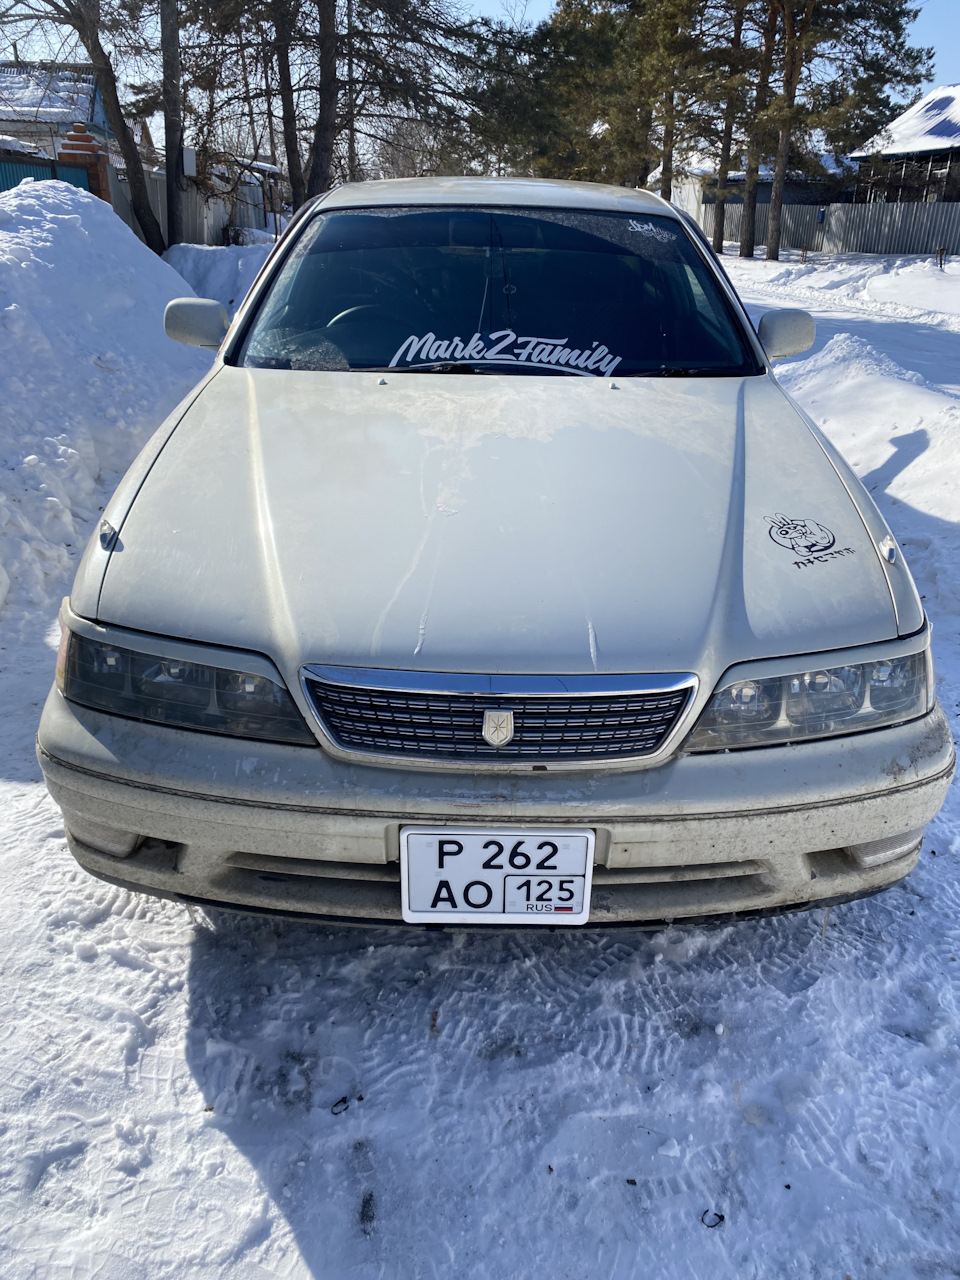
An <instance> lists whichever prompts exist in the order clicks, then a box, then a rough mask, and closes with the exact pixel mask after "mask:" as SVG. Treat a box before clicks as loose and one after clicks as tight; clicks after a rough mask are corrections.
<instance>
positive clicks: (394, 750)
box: [301, 665, 698, 767]
mask: <svg viewBox="0 0 960 1280" xmlns="http://www.w3.org/2000/svg"><path fill="white" fill-rule="evenodd" d="M301 680H302V686H303V690H304V693H305V695H306V697H307V700H308V702H309V705H310V706H311V708H312V709H313V711H314V713H315V715H316V717H317V720H318V721H319V723H320V726H321V728H322V730H323V733H324V736H325V737H326V738H327V739H328V740H329V741H330V743H331V744H332V745H333V746H334V747H335V748H336V749H338V750H339V751H340V752H343V753H344V754H348V755H363V756H366V757H368V758H369V757H371V756H374V757H380V758H384V759H389V760H393V761H397V760H406V761H409V762H410V763H411V764H415V763H419V764H431V763H432V764H434V765H435V766H447V767H449V766H450V765H453V766H454V767H456V765H457V764H458V763H459V764H460V765H461V767H463V766H466V765H474V766H475V765H476V764H478V763H483V764H489V765H492V766H498V765H499V766H503V765H508V766H509V765H512V766H514V767H517V766H518V765H520V766H521V767H522V766H523V765H524V764H527V767H529V766H530V764H531V763H538V764H550V763H551V762H555V763H556V764H558V765H564V764H565V765H566V766H567V767H570V766H574V767H576V766H577V765H579V766H580V767H583V766H585V765H589V764H594V763H597V764H602V763H605V762H612V763H620V762H623V763H626V762H628V761H630V760H637V761H638V762H643V761H649V760H650V758H651V757H653V756H661V755H662V754H664V753H665V748H666V746H667V745H668V744H669V743H670V741H671V740H672V739H673V738H674V737H675V732H676V730H677V729H678V727H679V725H680V723H681V721H683V720H685V719H686V716H685V714H684V713H685V712H686V711H688V710H689V709H690V707H691V705H692V702H693V699H694V696H695V694H696V690H697V684H698V681H697V678H696V676H694V675H692V674H689V673H680V674H668V675H642V676H641V675H603V676H600V675H577V676H539V675H538V676H518V675H509V676H501V675H464V674H459V673H457V674H450V673H446V672H419V671H394V670H383V669H375V668H369V667H333V666H320V665H309V666H305V667H304V668H303V669H302V672H301ZM489 710H504V711H512V712H513V715H514V725H515V728H514V736H513V738H512V740H511V741H510V742H509V743H507V744H505V745H503V746H491V745H489V743H487V742H486V741H484V739H483V736H482V726H483V717H484V712H485V711H489Z"/></svg>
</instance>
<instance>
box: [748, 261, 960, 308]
mask: <svg viewBox="0 0 960 1280" xmlns="http://www.w3.org/2000/svg"><path fill="white" fill-rule="evenodd" d="M733 252H735V251H733V250H732V246H730V247H729V248H728V250H727V253H726V255H725V257H724V267H725V268H726V270H727V272H728V274H730V275H732V277H733V278H734V281H735V283H736V284H737V285H738V286H739V285H741V284H743V285H745V286H746V287H748V288H753V289H756V288H763V289H769V288H776V289H777V290H778V291H779V290H789V291H790V292H791V293H793V294H797V293H807V294H808V296H809V304H810V305H821V306H822V305H830V303H831V302H832V303H833V304H837V303H840V302H843V303H844V304H847V305H850V304H853V305H854V306H856V307H857V308H858V309H865V310H870V311H876V312H879V311H884V312H886V313H887V314H891V315H897V316H908V315H910V316H913V315H915V313H916V312H917V311H928V312H933V313H935V314H940V315H951V316H952V315H960V261H957V260H956V259H953V260H951V259H948V260H947V261H946V263H945V264H944V268H943V270H942V271H941V270H940V268H939V267H938V265H937V260H936V258H935V257H881V256H879V255H877V254H872V253H871V254H868V253H850V254H836V255H833V254H812V255H810V256H809V257H808V260H807V261H806V262H801V261H800V252H799V250H795V249H794V250H786V251H785V252H784V253H783V254H782V255H781V260H780V261H779V262H767V261H766V260H764V259H763V258H755V259H752V260H751V259H746V260H742V259H740V258H736V257H734V256H733ZM878 304H880V305H878Z"/></svg>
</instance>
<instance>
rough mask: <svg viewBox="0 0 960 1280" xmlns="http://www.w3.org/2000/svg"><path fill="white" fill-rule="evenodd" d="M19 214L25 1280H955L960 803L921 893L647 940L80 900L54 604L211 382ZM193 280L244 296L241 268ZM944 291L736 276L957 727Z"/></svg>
mask: <svg viewBox="0 0 960 1280" xmlns="http://www.w3.org/2000/svg"><path fill="white" fill-rule="evenodd" d="M0 209H2V211H3V214H4V215H5V217H4V221H3V223H2V225H0V272H2V274H0V285H2V288H3V289H4V290H5V293H4V294H2V295H0V315H2V316H3V317H4V318H5V321H6V318H7V310H5V309H3V308H8V307H9V305H10V303H15V304H16V306H17V308H18V311H17V312H14V319H15V322H16V323H15V328H14V330H13V331H11V330H9V329H8V328H3V329H0V343H2V346H0V377H2V378H3V380H4V381H3V389H4V394H3V397H2V400H0V403H2V404H3V409H4V413H5V414H6V417H5V419H4V424H5V425H4V436H3V440H4V456H5V459H6V462H5V465H4V470H3V471H2V473H0V474H2V476H3V482H4V484H5V485H6V486H7V487H6V488H5V489H4V494H5V497H6V501H7V503H8V504H13V502H14V499H15V498H16V499H17V502H18V504H19V505H18V506H17V507H16V508H15V509H16V510H17V511H26V512H27V513H28V514H29V517H30V520H31V521H35V522H37V523H36V529H37V531H38V533H37V536H36V537H35V538H34V537H33V536H32V535H31V537H30V538H25V539H24V540H23V541H24V545H25V546H26V547H27V550H22V549H21V550H19V551H15V554H16V555H19V556H20V557H21V559H20V560H14V561H8V560H7V554H8V551H7V547H8V546H11V545H14V544H12V543H11V544H5V545H4V548H3V552H2V554H3V557H4V564H9V566H10V568H11V570H12V574H11V576H12V578H13V579H14V583H13V586H12V589H11V595H10V600H9V603H8V605H7V609H6V612H5V613H4V614H3V616H2V618H0V646H2V647H0V696H2V699H3V706H4V709H5V712H6V714H5V716H4V717H3V720H2V721H0V761H2V769H0V815H2V817H0V966H2V971H3V974H4V982H3V983H2V984H0V1133H2V1135H3V1147H2V1154H0V1248H2V1249H3V1250H4V1255H5V1256H4V1261H3V1264H2V1273H3V1275H4V1277H5V1280H7V1278H8V1277H9V1280H93V1278H94V1277H96V1278H97V1280H127V1278H132V1277H137V1278H138V1280H139V1278H140V1277H144V1276H147V1277H150V1278H151V1280H164V1278H165V1277H170V1278H171V1280H173V1278H176V1280H179V1277H182V1276H190V1277H191V1280H194V1278H196V1280H221V1278H222V1277H224V1276H229V1277H231V1278H233V1277H236V1280H267V1278H268V1277H269V1278H270V1280H274V1278H277V1280H309V1278H310V1277H317V1276H321V1275H322V1276H329V1277H335V1278H336V1280H341V1278H342V1280H348V1278H356V1280H367V1278H369V1280H374V1278H377V1280H379V1278H381V1277H389V1278H390V1280H394V1278H396V1280H415V1278H416V1280H441V1278H442V1280H447V1277H451V1276H469V1277H471V1280H473V1278H477V1280H484V1278H487V1277H489V1278H490V1280H527V1277H532V1276H539V1275H540V1274H542V1273H543V1272H544V1271H545V1270H549V1272H550V1274H551V1275H555V1276H557V1277H558V1280H566V1278H571V1277H576V1278H577V1280H580V1278H581V1277H584V1276H588V1277H597V1278H598V1280H599V1278H601V1277H602V1278H603V1280H631V1278H635V1280H641V1278H642V1280H676V1278H677V1277H688V1276H689V1277H703V1278H705V1280H706V1278H707V1277H709V1280H774V1278H775V1280H780V1278H781V1277H790V1278H791V1280H794V1278H796V1280H820V1278H821V1277H828V1276H829V1277H841V1278H842V1277H843V1276H844V1275H849V1276H851V1277H865V1276H869V1277H871V1278H873V1277H877V1278H879V1280H915V1278H917V1277H921V1276H929V1277H939V1276H946V1275H950V1274H955V1273H957V1271H958V1270H960V1236H958V1233H957V1228H956V1222H955V1211H954V1206H955V1203H956V1199H957V1194H958V1190H960V1070H958V1068H960V977H958V969H960V867H958V859H960V841H958V839H957V825H958V818H960V812H958V803H957V800H956V793H955V792H954V793H953V795H951V798H950V799H949V801H948V804H947V806H946V808H945V809H944V811H943V814H942V815H941V817H940V818H939V819H938V820H937V822H936V823H935V824H934V825H933V827H932V829H931V832H930V836H929V839H928V841H927V845H926V852H925V853H924V855H923V858H922V860H921V864H920V866H919V867H918V869H917V870H916V871H915V872H914V873H913V874H912V875H911V876H910V877H909V879H908V880H907V881H906V882H905V884H904V885H903V886H902V887H900V888H896V889H893V890H891V891H889V892H888V893H886V894H883V895H881V896H879V897H877V898H874V899H870V900H867V901H863V902H859V903H853V904H850V905H848V906H844V907H840V908H834V909H833V910H832V911H831V912H829V913H825V912H823V911H818V912H813V913H804V914H800V915H795V916H786V917H783V918H780V919H772V920H765V921H751V922H746V923H739V924H733V925H727V926H723V927H719V928H712V929H697V928H687V929H679V928H672V929H668V930H664V931H662V932H660V933H659V934H653V935H645V934H642V933H640V932H636V931H633V930H625V931H615V932H609V933H606V934H604V933H592V932H589V931H585V932H580V933H572V934H566V933H563V932H558V933H550V932H548V931H545V930H544V931H538V932H536V933H535V934H529V933H523V932H498V931H490V932H484V931H482V930H477V931H474V932H461V933H442V934H438V933H432V932H431V933H428V932H424V933H419V932H415V931H404V930H400V929H379V930H375V931H369V932H368V931H365V930H361V929H349V928H325V927H322V926H318V925H310V924H303V923H292V922H284V921H273V920H268V921H264V920H258V919H255V918H244V917H242V916H241V917H233V916H229V915H227V914H226V913H223V914H220V913H211V914H210V915H207V914H205V913H202V912H199V911H195V912H188V911H187V910H185V909H184V908H181V907H178V906H175V905H173V904H165V903H159V902H154V901H152V900H150V899H147V898H142V897H139V896H136V895H132V894H129V893H126V892H123V891H120V890H116V889H113V888H109V887H107V886H105V885H102V884H100V883H98V882H97V881H95V880H92V879H90V878H89V877H88V876H86V875H85V874H84V873H83V872H81V871H80V870H79V869H78V868H77V867H76V866H75V864H74V863H73V861H72V859H71V858H70V856H69V854H68V853H67V851H66V847H65V842H64V838H63V828H62V824H61V820H60V816H59V813H58V812H57V810H56V808H55V807H54V806H53V804H52V803H51V802H50V800H49V799H48V798H47V796H46V793H45V791H44V788H43V785H42V782H41V780H40V774H39V770H38V767H37V764H36V761H35V759H34V756H33V736H34V732H35V728H36V723H37V719H38V717H39V710H40V706H41V703H42V700H43V698H44V697H45V695H46V691H47V688H48V686H49V683H50V679H51V673H52V667H53V648H54V646H55V643H56V637H55V634H54V628H53V625H52V624H53V621H54V618H55V614H56V608H57V602H58V598H59V596H60V595H61V594H62V593H63V592H64V591H65V590H66V589H67V588H68V586H69V579H70V574H71V572H72V569H73V567H74V566H75V564H76V560H77V555H78V551H77V548H78V546H79V544H80V543H81V542H82V537H83V534H84V533H85V532H86V530H87V529H89V528H90V525H91V521H92V520H93V519H94V518H95V517H96V513H97V512H98V510H99V509H100V507H101V506H102V505H103V503H104V501H105V498H106V495H107V493H108V492H109V489H110V487H111V485H112V484H113V482H114V480H115V478H116V475H117V474H118V472H119V471H120V470H121V469H122V467H123V466H124V465H125V464H126V463H127V462H128V461H129V460H130V459H131V458H132V456H133V454H134V452H135V451H136V448H137V446H138V444H139V442H140V440H141V439H142V438H143V437H144V435H145V434H146V432H147V431H149V429H150V427H151V426H152V425H154V424H155V423H156V422H157V421H159V419H160V417H161V416H162V414H163V412H164V411H165V410H166V408H168V407H169V405H170V404H171V403H172V402H173V401H174V400H175V399H176V398H177V396H178V395H180V394H181V392H182V390H183V387H184V385H185V384H186V383H187V382H189V381H190V379H191V378H193V377H196V376H198V374H199V373H201V372H202V371H203V369H204V368H205V367H206V364H205V361H206V357H204V356H201V355H197V354H195V353H193V352H191V351H189V350H188V349H186V348H179V347H176V346H174V345H173V344H169V343H166V342H165V339H164V338H163V337H162V333H160V330H159V327H158V326H159V320H158V317H159V313H160V311H161V310H162V304H163V302H164V301H165V300H166V298H168V297H171V296H175V295H177V294H183V293H184V292H187V287H186V286H185V285H184V283H183V282H182V281H181V280H179V279H178V277H177V276H176V275H174V273H173V272H172V270H171V269H170V267H168V266H166V265H164V264H163V263H160V262H158V261H157V260H156V259H155V258H152V257H151V255H150V254H149V252H148V251H147V250H146V249H145V248H144V246H143V245H142V244H140V242H139V241H137V240H135V238H134V237H133V236H132V235H130V233H129V232H128V231H127V230H126V228H125V227H123V226H122V225H121V224H120V223H119V221H118V220H115V219H113V215H112V214H111V213H110V211H109V209H107V207H106V206H105V205H102V204H100V202H97V201H94V200H93V199H92V198H90V197H88V196H87V195H85V193H82V192H79V191H77V190H76V189H74V188H72V187H71V188H66V187H63V186H61V185H60V184H52V183H37V184H31V185H30V186H29V187H21V188H18V189H17V190H16V191H13V192H8V193H6V195H5V196H3V197H0ZM111 219H113V220H112V221H111ZM181 256H182V258H183V260H184V266H185V269H189V270H191V281H198V280H199V277H198V276H197V275H196V274H194V273H193V272H192V269H191V268H188V267H187V262H190V263H191V264H193V265H197V264H199V263H201V262H202V263H203V264H204V270H205V271H206V273H207V274H206V277H205V279H208V280H209V281H210V282H211V283H210V285H209V291H212V292H213V293H214V296H223V297H224V298H226V296H227V294H228V292H229V296H232V297H234V298H235V296H236V294H235V290H236V289H237V288H238V284H237V280H238V273H239V272H240V270H241V266H240V264H241V263H242V262H243V261H244V258H243V256H242V255H238V254H236V253H235V252H233V251H228V250H202V251H200V252H199V253H188V252H185V253H183V254H182V255H181ZM218 263H220V264H221V265H219V266H218V265H217V264H218ZM917 265H918V264H916V263H912V262H908V261H906V260H902V261H894V260H888V261H886V262H884V261H881V260H876V259H874V260H871V261H870V262H868V261H866V260H857V261H852V260H843V261H837V260H830V259H821V260H817V261H816V262H814V261H813V260H811V261H810V262H808V263H807V264H800V263H799V260H798V259H797V258H796V256H795V255H793V256H792V255H785V261H784V262H783V263H781V264H779V265H777V264H770V265H768V264H766V263H765V262H762V261H759V260H758V261H755V262H747V263H741V262H740V261H739V260H738V259H735V258H732V257H728V258H727V259H726V266H727V268H728V270H729V271H730V273H731V275H732V276H733V277H734V279H735V280H736V282H737V285H738V287H739V288H740V289H741V291H742V293H743V295H744V297H745V299H746V300H747V302H748V304H749V306H750V307H751V309H752V311H753V313H754V314H755V315H757V314H759V313H760V311H762V310H764V309H766V308H767V307H770V306H810V307H812V308H814V310H815V311H816V313H817V316H818V322H819V325H820V334H819V337H818V341H817V345H816V348H815V349H814V351H813V352H812V353H811V354H810V355H809V356H807V357H803V358H800V359H796V360H792V361H788V362H784V364H783V365H781V366H778V368H779V369H780V370H781V374H780V376H781V377H782V380H783V381H784V383H785V385H786V386H788V388H789V389H790V390H791V392H792V393H793V394H794V395H795V396H796V397H797V398H798V400H799V401H800V402H801V403H802V404H803V405H804V406H805V407H806V408H807V410H808V411H809V412H810V413H811V414H812V416H813V417H814V418H815V419H816V420H817V421H818V422H819V423H821V424H822V425H823V426H824V427H825V429H826V430H827V432H828V433H829V434H830V436H831V437H832V438H833V439H834V440H835V441H836V442H837V444H838V445H839V446H840V447H841V449H843V450H844V452H845V453H846V455H847V456H848V457H849V458H850V459H851V461H852V462H853V463H854V465H855V466H856V468H857V470H858V471H859V472H860V473H861V474H862V475H863V477H864V479H865V481H866V483H867V485H868V487H869V488H870V489H871V491H872V492H873V494H874V496H875V498H876V499H877V500H878V502H879V503H880V504H881V506H882V507H883V509H884V511H885V512H886V514H887V515H888V517H889V519H890V521H891V523H892V525H893V527H894V530H895V532H896V533H897V535H898V537H899V538H900V540H901V542H902V543H903V545H904V546H905V548H906V551H907V554H908V556H909V558H910V560H911V563H912V566H913V568H914V570H915V572H916V574H917V577H918V581H919V585H920V590H921V592H922V593H923V594H924V595H925V597H926V604H927V607H928V609H929V611H930V613H931V616H932V617H933V620H934V624H935V628H936V632H935V636H936V651H937V660H938V664H939V678H940V693H941V698H942V700H943V703H944V705H945V707H946V709H947V710H948V713H949V714H950V716H951V718H953V717H955V716H956V708H957V706H958V704H960V650H958V615H960V567H958V566H960V555H958V551H960V494H958V491H957V487H956V484H955V482H954V480H953V477H954V476H955V474H956V467H957V463H958V455H960V430H958V428H960V387H957V386H955V385H953V383H954V381H960V378H958V375H957V373H956V369H957V367H958V355H960V317H958V315H957V313H956V311H955V310H954V309H953V308H950V307H947V306H946V305H945V304H944V302H943V300H944V298H945V297H947V294H945V293H944V292H943V291H944V290H945V289H946V290H947V291H949V289H950V288H951V287H952V286H951V285H942V284H939V283H936V278H935V277H934V276H932V275H930V274H929V273H925V272H924V271H922V270H914V267H915V266H917ZM244 269H245V268H244ZM874 281H878V282H884V286H883V287H885V288H888V289H889V290H890V291H891V292H890V293H889V296H883V297H881V296H880V295H875V294H874V293H873V292H872V289H873V287H874V286H873V285H872V284H871V282H874ZM91 282H93V283H91ZM924 282H926V283H924ZM84 286H86V287H84ZM868 286H869V287H868ZM927 286H929V288H927ZM898 290H899V292H898ZM118 299H120V300H118ZM111 300H112V301H111ZM20 313H22V317H21V316H20ZM28 319H29V322H28ZM16 326H19V327H16ZM11 335H14V338H15V340H12V336H11ZM17 335H18V336H17ZM106 353H112V357H111V358H110V359H106V358H104V359H103V360H102V361H101V364H99V365H98V364H96V363H95V362H94V357H95V356H99V355H102V356H104V357H105V356H106ZM191 361H192V362H193V363H191ZM104 366H106V367H104ZM46 379H50V380H51V381H50V386H49V393H48V390H47V388H46V385H45V380H46ZM944 379H946V381H944ZM111 407H113V408H115V409H116V412H117V417H116V418H108V417H107V416H106V413H107V411H108V410H109V408H111ZM57 434H59V435H64V436H66V437H67V439H66V441H65V442H64V443H62V444H57V443H54V444H52V445H51V443H50V441H51V440H54V441H56V435H57ZM61 449H63V450H66V453H65V454H64V453H61V452H60V450H61ZM70 450H72V451H73V453H70ZM28 456H35V457H36V458H37V461H36V462H35V463H26V462H25V459H26V458H27V457H28ZM41 467H42V468H44V469H45V470H44V471H43V473H42V474H43V476H44V477H45V480H44V482H45V483H47V484H48V485H50V486H52V487H51V488H49V489H48V490H46V491H44V490H40V489H39V487H38V485H37V478H38V474H39V473H38V471H37V469H38V468H41ZM55 485H58V486H59V487H58V488H56V490H55V491H54V487H53V486H55ZM61 493H62V494H63V495H64V497H65V498H66V503H65V502H64V497H61V496H60V494H61ZM44 495H46V497H55V496H56V498H57V501H58V502H59V503H60V505H61V507H63V513H62V514H58V515H57V516H56V519H54V518H52V517H51V518H45V509H44V507H43V504H44V502H45V501H46V497H45V496H44ZM11 509H14V508H11ZM38 512H39V513H38ZM58 539H59V540H58ZM18 545H19V544H18ZM41 547H42V548H45V550H44V552H43V556H40V552H39V551H36V552H34V551H31V550H29V549H30V548H41ZM28 551H29V554H28ZM31 557H33V558H31ZM40 564H42V566H43V570H44V571H43V573H42V574H40V572H39V569H38V568H37V566H38V565H40ZM21 579H25V580H26V581H25V582H24V581H21Z"/></svg>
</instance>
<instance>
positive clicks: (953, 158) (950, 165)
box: [850, 84, 960, 204]
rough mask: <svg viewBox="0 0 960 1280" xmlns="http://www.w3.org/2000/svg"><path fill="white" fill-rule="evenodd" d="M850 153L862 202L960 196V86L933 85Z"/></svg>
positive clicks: (858, 198) (956, 198)
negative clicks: (936, 87)
mask: <svg viewBox="0 0 960 1280" xmlns="http://www.w3.org/2000/svg"><path fill="white" fill-rule="evenodd" d="M850 158H851V159H852V160H857V161H859V165H860V171H859V174H858V177H857V185H856V192H855V199H856V201H857V202H858V203H864V204H874V203H880V204H908V203H909V204H915V203H918V202H923V203H930V204H934V203H937V202H939V201H953V202H956V201H960V85H958V84H948V85H944V86H942V87H941V88H939V89H934V90H933V92H932V93H928V94H927V96H926V97H925V98H924V99H922V101H920V102H916V103H914V105H913V106H912V107H910V108H909V109H908V110H906V111H905V112H904V113H903V114H902V115H900V116H898V117H897V118H896V120H894V121H893V122H892V123H891V124H889V125H887V127H886V129H884V130H883V131H882V133H879V134H877V136H876V137H875V138H871V139H870V141H869V142H868V143H866V145H865V146H863V147H861V149H860V150H859V151H854V152H853V153H852V155H851V157H850Z"/></svg>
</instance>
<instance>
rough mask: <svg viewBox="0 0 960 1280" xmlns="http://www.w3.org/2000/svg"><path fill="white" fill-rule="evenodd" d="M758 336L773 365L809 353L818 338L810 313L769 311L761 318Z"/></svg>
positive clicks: (785, 310) (786, 310) (788, 310)
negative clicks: (777, 361) (778, 361)
mask: <svg viewBox="0 0 960 1280" xmlns="http://www.w3.org/2000/svg"><path fill="white" fill-rule="evenodd" d="M757 336H758V337H759V339H760V341H761V343H762V344H763V349H764V351H765V352H766V353H767V359H768V360H769V361H770V363H771V364H772V363H773V361H774V360H783V359H785V357H787V356H799V355H801V354H802V353H803V352H804V351H809V350H810V348H811V347H812V346H813V340H814V338H816V336H817V326H816V324H815V323H814V320H813V316H812V315H811V314H810V312H809V311H797V310H790V309H784V310H782V311H768V312H767V313H766V314H765V315H762V316H761V317H760V323H759V324H758V325H757Z"/></svg>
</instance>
